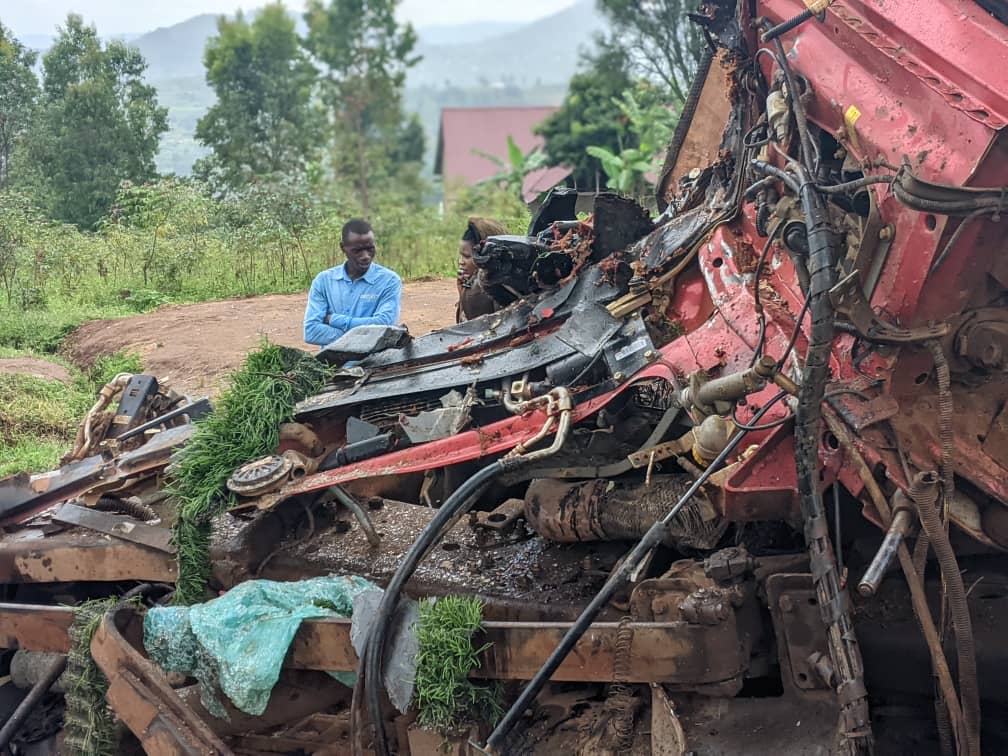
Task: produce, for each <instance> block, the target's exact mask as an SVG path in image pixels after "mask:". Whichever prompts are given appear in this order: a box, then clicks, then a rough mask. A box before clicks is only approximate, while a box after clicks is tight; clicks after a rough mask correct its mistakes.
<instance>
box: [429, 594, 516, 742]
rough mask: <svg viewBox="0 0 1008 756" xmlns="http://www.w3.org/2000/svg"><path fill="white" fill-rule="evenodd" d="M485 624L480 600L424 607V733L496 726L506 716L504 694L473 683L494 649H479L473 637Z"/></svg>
mask: <svg viewBox="0 0 1008 756" xmlns="http://www.w3.org/2000/svg"><path fill="white" fill-rule="evenodd" d="M482 624H483V602H482V601H480V599H478V598H476V597H474V596H445V597H443V598H438V599H425V600H424V601H422V602H421V603H420V620H419V622H418V623H417V628H416V633H417V640H418V643H419V649H420V650H419V652H418V653H417V672H416V693H415V701H416V705H417V708H418V709H419V711H420V716H419V719H418V721H419V723H420V725H421V726H422V727H426V728H428V729H436V730H440V731H441V732H450V731H457V730H459V729H461V728H463V727H465V726H466V725H467V724H470V723H472V722H477V721H485V722H490V723H495V722H496V721H497V720H498V719H499V718H500V716H501V714H502V713H503V708H502V707H501V703H500V698H501V692H500V689H499V688H498V687H497V686H493V685H491V686H484V685H477V684H475V683H473V682H472V680H470V679H469V673H470V672H471V671H472V670H473V669H474V668H475V667H477V666H479V655H480V654H481V653H483V651H485V650H486V649H487V648H489V645H490V644H486V645H484V646H481V647H479V648H476V647H474V646H473V642H472V639H473V635H474V634H475V633H476V632H477V631H478V630H479V629H480V627H481V626H482Z"/></svg>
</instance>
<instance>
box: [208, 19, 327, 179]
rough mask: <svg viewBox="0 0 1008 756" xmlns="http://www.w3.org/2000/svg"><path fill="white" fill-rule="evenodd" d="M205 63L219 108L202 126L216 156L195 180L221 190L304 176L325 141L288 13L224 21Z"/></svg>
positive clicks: (307, 66)
mask: <svg viewBox="0 0 1008 756" xmlns="http://www.w3.org/2000/svg"><path fill="white" fill-rule="evenodd" d="M204 61H205V63H206V69H207V81H208V82H209V84H210V85H211V87H213V90H214V93H215V94H216V95H217V102H216V104H214V105H213V106H212V107H211V108H210V110H209V111H208V112H207V113H206V115H204V116H203V117H202V118H200V120H199V123H198V125H197V126H196V138H197V139H199V140H200V141H201V142H202V143H203V144H204V145H205V146H207V147H209V148H210V149H211V150H212V153H211V155H209V156H208V157H206V158H204V159H203V160H201V161H199V162H198V163H197V165H196V168H195V173H196V174H197V175H199V176H203V177H205V178H206V179H207V180H208V181H209V182H210V183H211V185H212V186H213V187H214V189H215V190H218V191H223V190H225V189H236V188H240V187H242V186H244V185H245V184H246V182H247V181H248V179H249V178H250V177H254V176H264V175H265V176H268V175H272V174H276V173H290V174H298V173H302V172H304V170H305V169H306V167H307V165H308V164H309V162H311V161H312V160H314V159H315V156H316V155H315V153H316V152H317V151H318V145H319V143H320V141H321V139H320V137H321V133H322V132H321V125H322V122H321V118H320V116H321V113H320V112H319V111H318V109H317V107H316V106H314V105H313V104H312V91H313V89H314V86H315V79H316V73H315V69H314V68H313V67H312V64H311V62H310V61H309V60H308V55H307V53H306V52H305V51H304V50H303V49H302V48H301V45H300V40H299V39H298V35H297V32H296V31H295V29H294V20H293V19H292V18H291V17H290V16H288V15H287V11H286V10H285V9H284V6H283V5H281V4H280V3H274V4H272V5H267V6H266V7H265V8H262V9H261V10H260V11H259V12H258V13H257V14H256V16H255V18H254V20H253V21H252V22H251V23H250V22H248V21H246V20H245V17H244V16H243V15H242V14H241V13H239V14H238V16H237V17H236V18H234V19H228V18H226V17H223V16H222V17H221V18H220V19H219V20H218V22H217V36H216V37H212V38H211V39H210V41H209V43H208V45H207V48H206V53H205V55H204Z"/></svg>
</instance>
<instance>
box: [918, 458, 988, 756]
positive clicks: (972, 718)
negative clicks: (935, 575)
mask: <svg viewBox="0 0 1008 756" xmlns="http://www.w3.org/2000/svg"><path fill="white" fill-rule="evenodd" d="M909 495H910V498H911V499H913V501H914V504H916V505H917V513H918V515H919V516H920V521H921V525H923V527H924V532H925V533H927V536H928V540H929V541H930V542H931V547H932V548H933V549H934V552H935V556H936V557H937V558H938V565H939V566H940V567H941V573H942V581H943V582H944V584H945V590H946V591H947V593H948V601H949V608H950V611H951V614H952V628H953V630H954V631H955V637H956V654H957V659H958V662H959V695H960V697H961V698H962V710H963V720H964V721H965V725H966V746H967V749H968V753H969V756H980V754H981V750H980V689H979V685H978V682H977V668H976V648H975V644H974V641H973V621H972V619H971V618H970V613H969V604H968V603H967V600H966V586H965V585H963V579H962V574H961V573H960V572H959V563H958V561H957V560H956V556H955V551H953V549H952V544H951V542H950V541H949V535H948V533H947V532H946V531H945V525H944V524H943V523H942V521H941V516H940V515H939V514H938V508H937V506H936V504H937V501H938V476H937V475H936V474H935V473H934V472H922V473H918V474H917V476H916V477H915V478H914V480H913V483H912V484H911V486H910V491H909Z"/></svg>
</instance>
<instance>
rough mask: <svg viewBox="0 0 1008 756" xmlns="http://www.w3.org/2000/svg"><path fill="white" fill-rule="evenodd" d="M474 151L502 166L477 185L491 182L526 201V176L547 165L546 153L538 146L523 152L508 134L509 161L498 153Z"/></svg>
mask: <svg viewBox="0 0 1008 756" xmlns="http://www.w3.org/2000/svg"><path fill="white" fill-rule="evenodd" d="M473 152H474V153H475V154H477V155H479V156H480V157H482V158H485V159H487V160H489V161H490V162H491V163H493V164H494V165H496V166H497V167H498V168H500V171H499V172H498V173H496V174H495V175H493V176H491V177H490V178H487V179H483V181H480V182H479V184H477V186H483V185H486V184H490V185H492V186H500V187H503V188H504V189H506V190H507V191H508V192H509V193H510V194H512V195H515V196H517V197H518V198H519V199H521V200H522V201H524V199H525V197H524V194H523V188H524V185H525V177H526V176H528V175H529V174H530V173H533V172H535V171H537V170H539V169H540V168H543V167H545V165H546V154H545V153H544V152H542V150H540V149H539V148H538V147H533V148H532V149H531V150H529V151H528V152H523V151H522V148H521V147H519V146H518V144H517V143H516V142H515V140H514V137H513V136H511V135H510V134H508V138H507V161H506V162H505V161H504V160H502V159H501V158H499V157H498V156H497V155H491V154H490V153H489V152H483V151H482V150H476V149H474V150H473Z"/></svg>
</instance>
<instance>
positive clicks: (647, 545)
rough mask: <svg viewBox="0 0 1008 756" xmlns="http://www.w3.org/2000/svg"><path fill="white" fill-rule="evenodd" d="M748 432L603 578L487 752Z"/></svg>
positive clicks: (498, 749) (498, 746) (495, 749)
mask: <svg viewBox="0 0 1008 756" xmlns="http://www.w3.org/2000/svg"><path fill="white" fill-rule="evenodd" d="M786 395H787V394H786V392H784V391H781V392H780V393H778V394H777V395H776V396H775V397H774V398H773V399H771V400H770V401H769V402H767V403H766V404H765V405H764V406H763V407H762V408H761V409H760V410H759V411H758V412H757V413H756V414H755V416H754V417H753V422H754V423H755V422H758V421H759V420H760V419H761V418H762V417H763V415H765V414H766V413H767V412H768V411H769V410H770V408H771V407H773V406H774V405H775V404H776V403H777V402H779V401H780V400H781V399H783V398H784V397H785V396H786ZM746 435H747V433H746V432H742V433H738V434H736V435H735V436H734V437H733V438H732V439H731V441H729V442H728V445H727V446H726V447H725V448H724V449H723V450H722V451H721V453H720V454H718V455H717V457H715V459H714V461H713V462H711V464H710V465H709V466H708V467H707V469H706V470H704V471H703V473H702V474H701V475H700V477H698V478H697V479H696V480H695V481H694V482H693V484H692V485H691V486H690V487H689V488H688V489H687V490H686V492H685V493H684V494H683V495H682V497H680V499H679V500H678V501H677V502H676V504H675V506H673V507H672V509H670V510H669V511H668V513H667V514H666V515H665V516H664V517H663V518H662V519H661V520H659V521H658V522H656V523H655V524H654V525H652V526H651V528H650V529H649V530H648V532H647V533H645V534H644V537H643V538H642V539H641V540H640V541H639V542H638V544H637V545H636V546H635V547H634V548H633V549H632V550H631V551H630V553H629V554H627V556H626V557H625V558H624V559H623V561H622V562H620V564H619V566H618V567H617V568H616V569H615V570H614V571H613V573H612V574H611V575H610V576H609V579H608V580H606V582H605V585H603V586H602V588H601V589H600V590H599V592H598V593H596V594H595V597H594V598H593V599H592V600H591V602H590V603H589V604H588V606H587V607H585V610H584V611H583V612H582V613H581V616H580V617H578V619H577V621H576V622H575V623H574V624H573V625H572V626H571V628H570V629H569V630H568V631H567V633H566V635H564V637H563V640H561V641H560V645H558V646H557V647H556V648H555V649H554V650H553V652H552V653H551V654H550V655H549V658H547V659H546V662H545V663H544V664H543V666H542V667H541V668H540V669H539V671H538V672H536V674H535V676H534V677H533V678H532V680H531V681H529V683H528V685H526V686H525V689H524V690H523V691H522V692H521V695H520V696H518V699H517V700H516V701H515V702H514V703H513V704H512V705H511V708H510V709H508V710H507V712H506V713H505V714H504V716H503V717H502V718H501V720H500V722H499V723H498V724H497V727H496V728H494V731H493V732H492V733H491V734H490V737H489V738H488V739H487V742H486V749H485V750H486V751H487V752H488V753H491V754H498V753H503V752H504V751H503V750H502V748H503V745H504V742H505V740H506V739H507V736H508V734H509V733H510V732H511V730H512V729H513V728H514V726H515V724H517V722H518V719H519V718H520V717H521V716H522V714H523V713H524V712H525V710H526V709H527V708H528V707H529V706H530V705H531V704H532V702H533V701H534V700H535V698H536V696H538V695H539V691H540V690H542V688H543V686H544V685H545V684H546V682H547V681H548V680H549V679H550V678H551V677H552V676H553V673H554V672H556V670H557V668H558V667H559V666H560V665H561V664H562V663H563V660H564V659H566V658H567V655H568V654H569V653H570V652H571V649H572V648H574V646H575V644H576V643H577V642H578V640H579V639H580V638H581V636H582V635H584V634H585V632H587V630H588V628H589V627H590V626H591V623H592V622H593V621H594V620H595V618H596V617H597V616H598V615H599V613H600V612H601V611H602V610H603V609H604V608H605V606H606V604H608V603H609V601H610V599H612V597H613V595H615V593H616V591H617V590H619V588H620V587H621V586H622V585H623V584H624V583H625V582H626V581H627V579H628V578H629V576H630V574H631V573H632V572H633V571H634V570H635V569H636V568H637V566H638V565H639V564H640V562H641V561H642V560H643V559H644V557H646V556H647V555H648V553H650V552H651V550H652V549H654V548H655V547H656V546H658V545H659V544H660V543H661V542H662V541H663V539H664V537H665V530H666V529H667V528H668V525H669V523H671V522H672V520H673V518H674V517H675V516H676V515H677V514H678V513H679V510H681V509H682V508H683V506H685V504H686V503H687V502H688V501H689V500H690V499H691V498H693V496H694V495H695V494H696V492H697V491H699V490H700V488H701V487H702V486H703V485H704V483H706V482H707V479H708V478H709V477H710V476H711V475H712V474H713V473H714V472H715V471H717V470H718V469H720V467H721V465H722V464H723V463H724V461H725V460H726V459H727V458H728V456H729V455H730V454H731V453H732V452H733V451H734V450H735V448H736V447H737V446H738V445H739V443H741V441H742V439H743V438H745V437H746Z"/></svg>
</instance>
